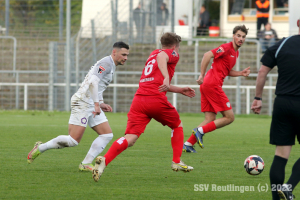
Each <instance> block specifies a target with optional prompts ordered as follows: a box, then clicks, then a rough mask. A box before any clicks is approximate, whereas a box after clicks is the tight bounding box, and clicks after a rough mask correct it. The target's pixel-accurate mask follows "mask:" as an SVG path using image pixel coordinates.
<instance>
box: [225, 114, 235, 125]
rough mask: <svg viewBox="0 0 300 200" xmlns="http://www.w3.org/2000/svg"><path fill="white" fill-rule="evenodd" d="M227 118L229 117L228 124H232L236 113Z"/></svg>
mask: <svg viewBox="0 0 300 200" xmlns="http://www.w3.org/2000/svg"><path fill="white" fill-rule="evenodd" d="M227 119H228V124H231V123H232V122H233V121H234V115H230V116H228V117H227Z"/></svg>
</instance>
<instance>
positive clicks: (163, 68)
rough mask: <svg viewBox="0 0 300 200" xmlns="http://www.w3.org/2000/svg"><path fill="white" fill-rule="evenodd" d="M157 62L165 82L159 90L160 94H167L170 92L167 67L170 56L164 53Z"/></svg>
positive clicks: (158, 56)
mask: <svg viewBox="0 0 300 200" xmlns="http://www.w3.org/2000/svg"><path fill="white" fill-rule="evenodd" d="M156 60H157V65H158V68H159V70H160V72H161V73H162V75H163V77H164V82H163V84H162V85H161V86H159V88H158V90H159V91H160V92H165V91H168V90H169V88H170V78H169V73H168V67H167V63H168V61H169V56H168V55H167V54H166V53H165V52H163V51H162V52H160V53H159V54H158V55H157V58H156Z"/></svg>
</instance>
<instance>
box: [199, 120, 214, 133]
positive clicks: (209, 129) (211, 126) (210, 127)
mask: <svg viewBox="0 0 300 200" xmlns="http://www.w3.org/2000/svg"><path fill="white" fill-rule="evenodd" d="M202 129H203V132H204V133H209V132H212V131H214V130H216V129H217V127H216V124H215V122H214V121H212V122H209V123H208V124H206V125H205V126H202Z"/></svg>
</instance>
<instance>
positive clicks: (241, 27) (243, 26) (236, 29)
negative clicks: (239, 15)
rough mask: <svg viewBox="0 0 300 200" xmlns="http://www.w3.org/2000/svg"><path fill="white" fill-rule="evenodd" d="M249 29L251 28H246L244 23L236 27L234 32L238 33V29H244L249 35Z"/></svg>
mask: <svg viewBox="0 0 300 200" xmlns="http://www.w3.org/2000/svg"><path fill="white" fill-rule="evenodd" d="M248 30H249V28H246V26H245V25H244V24H243V25H240V26H236V27H234V29H233V34H236V32H238V31H242V32H244V33H246V35H247V34H248Z"/></svg>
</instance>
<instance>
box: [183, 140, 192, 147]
mask: <svg viewBox="0 0 300 200" xmlns="http://www.w3.org/2000/svg"><path fill="white" fill-rule="evenodd" d="M184 144H185V145H186V146H193V145H192V144H191V143H190V142H188V141H186V142H185V143H184Z"/></svg>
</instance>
